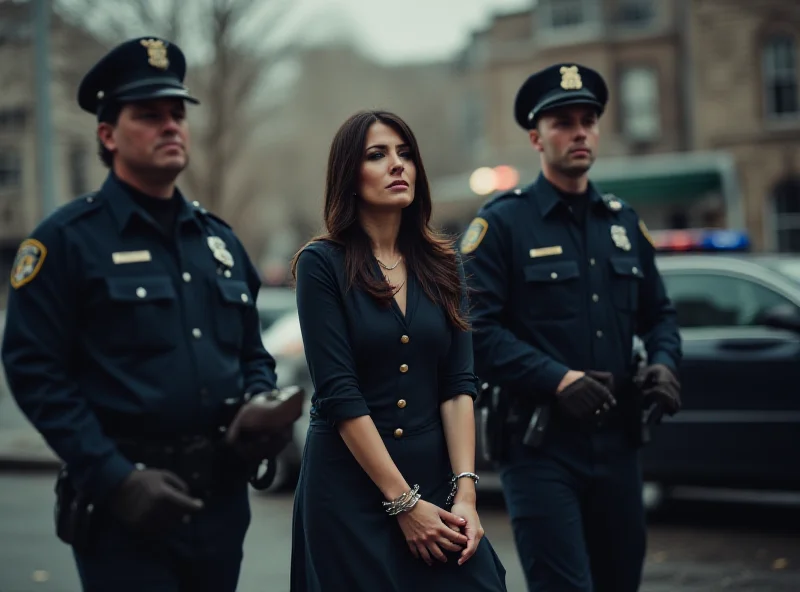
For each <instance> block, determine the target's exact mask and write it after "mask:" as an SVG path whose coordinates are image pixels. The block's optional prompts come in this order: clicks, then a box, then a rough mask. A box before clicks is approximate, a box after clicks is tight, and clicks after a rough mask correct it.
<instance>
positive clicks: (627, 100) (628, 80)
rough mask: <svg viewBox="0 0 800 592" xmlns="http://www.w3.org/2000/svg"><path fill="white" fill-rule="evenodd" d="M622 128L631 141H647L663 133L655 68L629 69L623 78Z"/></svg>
mask: <svg viewBox="0 0 800 592" xmlns="http://www.w3.org/2000/svg"><path fill="white" fill-rule="evenodd" d="M620 97H621V99H620V100H621V103H622V104H621V106H622V131H623V133H624V134H625V136H626V137H628V138H629V139H631V140H634V141H639V142H645V141H652V140H655V139H656V138H658V136H659V135H660V133H661V116H660V105H659V100H658V73H657V72H656V70H654V69H653V68H639V67H637V68H628V69H626V70H625V71H623V73H622V77H621V80H620Z"/></svg>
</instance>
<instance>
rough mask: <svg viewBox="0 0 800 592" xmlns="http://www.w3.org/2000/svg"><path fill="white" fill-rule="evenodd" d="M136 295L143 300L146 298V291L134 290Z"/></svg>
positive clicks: (141, 289)
mask: <svg viewBox="0 0 800 592" xmlns="http://www.w3.org/2000/svg"><path fill="white" fill-rule="evenodd" d="M136 295H137V296H138V297H139V298H144V297H145V296H147V290H145V289H144V288H136Z"/></svg>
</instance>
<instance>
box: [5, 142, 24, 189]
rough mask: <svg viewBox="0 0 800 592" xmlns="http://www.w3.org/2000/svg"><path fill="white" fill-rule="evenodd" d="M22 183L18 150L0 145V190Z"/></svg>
mask: <svg viewBox="0 0 800 592" xmlns="http://www.w3.org/2000/svg"><path fill="white" fill-rule="evenodd" d="M21 185H22V159H21V158H20V154H19V151H18V150H15V149H13V148H9V147H0V191H3V190H9V189H19V188H20V186H21Z"/></svg>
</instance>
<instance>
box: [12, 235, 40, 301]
mask: <svg viewBox="0 0 800 592" xmlns="http://www.w3.org/2000/svg"><path fill="white" fill-rule="evenodd" d="M46 256H47V248H46V247H45V246H44V245H43V244H42V243H40V242H39V241H38V240H36V239H33V238H28V239H25V240H24V241H22V243H21V244H20V246H19V249H17V256H16V257H15V258H14V264H13V265H12V266H11V286H12V287H13V288H14V289H15V290H16V289H18V288H20V287H22V286H24V285H25V284H27V283H28V282H31V281H33V279H34V278H35V277H36V275H37V274H38V273H39V270H40V269H41V268H42V264H43V263H44V258H45V257H46Z"/></svg>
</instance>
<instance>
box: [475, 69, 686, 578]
mask: <svg viewBox="0 0 800 592" xmlns="http://www.w3.org/2000/svg"><path fill="white" fill-rule="evenodd" d="M607 97H608V92H607V88H606V84H605V82H604V81H603V79H602V77H601V76H600V75H599V74H598V73H597V72H595V71H594V70H591V69H589V68H586V67H583V66H580V65H575V64H556V65H554V66H551V67H549V68H546V69H544V70H542V71H540V72H537V73H535V74H533V75H532V76H530V78H528V79H527V80H526V81H525V83H524V84H523V85H522V87H521V88H520V89H519V91H518V94H517V97H516V103H515V106H514V114H515V118H516V121H517V123H518V124H519V125H520V126H521V127H522V128H523V129H525V130H526V131H527V132H528V135H529V137H530V142H531V145H532V146H533V147H534V149H535V150H536V151H537V152H539V155H540V161H541V173H540V175H539V176H538V178H537V179H536V181H535V182H534V183H532V184H531V185H529V186H527V187H525V188H524V189H516V190H514V191H511V192H509V193H506V194H501V195H499V196H497V197H496V198H494V199H492V200H490V202H489V203H487V204H486V205H484V206H483V207H482V208H481V210H480V211H479V212H478V216H477V217H476V218H475V219H474V220H473V221H472V223H471V224H470V226H469V228H468V229H467V232H466V233H465V234H464V236H463V238H462V241H461V245H460V247H461V251H462V253H463V254H464V256H465V259H466V268H467V276H468V277H469V278H470V282H471V286H470V287H471V289H472V290H473V300H472V305H473V323H474V328H475V333H474V348H475V365H476V372H477V373H478V374H479V375H480V376H481V378H482V380H484V381H487V382H488V383H490V384H493V385H497V386H499V387H500V388H501V389H502V391H503V393H504V396H507V397H508V398H509V399H510V402H509V408H510V411H509V417H508V420H509V423H507V424H506V425H507V426H508V427H507V434H506V437H507V450H506V454H505V455H503V457H502V458H501V459H500V469H501V478H502V483H503V490H504V495H505V498H506V502H507V507H508V510H509V514H510V516H511V520H512V525H513V530H514V535H515V541H516V546H517V551H518V553H519V557H520V561H521V563H522V566H523V568H524V571H525V575H526V579H527V583H528V589H529V590H531V591H534V590H537V591H538V590H547V591H551V590H559V592H569V591H576V592H577V591H587V592H588V591H594V592H630V591H634V590H637V589H638V587H639V583H640V579H641V570H642V565H643V560H644V551H645V540H646V529H645V517H644V510H643V504H642V492H641V489H642V478H641V472H640V466H639V463H638V454H637V447H638V446H639V445H640V443H641V442H640V438H639V436H640V435H641V427H642V408H643V407H646V408H650V406H653V408H654V409H658V410H660V412H666V413H669V414H672V413H675V412H676V411H677V410H678V408H679V406H680V402H679V401H680V398H679V384H678V381H677V378H676V376H677V368H678V364H679V361H680V358H681V344H680V337H679V333H678V327H677V324H676V317H675V311H674V308H673V306H672V305H671V303H670V300H669V299H668V297H667V294H666V293H665V290H664V286H663V283H662V281H661V278H660V276H659V273H658V271H657V269H656V266H655V263H654V248H653V245H652V243H651V241H650V238H649V235H648V232H647V229H646V227H645V225H644V223H643V222H642V221H641V220H640V219H639V217H638V216H637V214H636V212H635V211H634V210H633V209H632V208H631V207H629V206H628V205H627V204H625V203H624V202H623V201H622V200H620V199H617V198H616V197H614V196H612V195H602V194H601V193H600V191H599V190H598V188H597V187H596V186H595V185H594V184H593V183H591V182H590V181H589V180H588V171H589V169H590V167H591V165H592V163H593V162H594V159H595V154H596V151H597V145H598V119H599V118H600V116H601V115H602V113H603V110H604V108H605V106H606V102H607ZM635 335H639V336H641V337H642V339H643V341H644V344H645V346H646V350H647V354H648V362H649V365H648V366H647V367H646V368H645V369H644V371H643V372H642V374H640V375H638V376H637V375H636V374H635V373H636V369H635V367H634V365H633V363H632V360H633V352H632V348H633V341H634V336H635ZM636 384H641V385H642V387H641V388H637V387H636V386H635V385H636ZM546 417H549V418H550V419H549V422H548V425H547V428H546V430H545V431H544V432H543V437H541V438H539V437H537V436H539V435H540V434H538V431H539V430H540V429H541V428H542V425H536V422H541V421H542V420H543V418H546ZM637 431H638V435H637Z"/></svg>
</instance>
